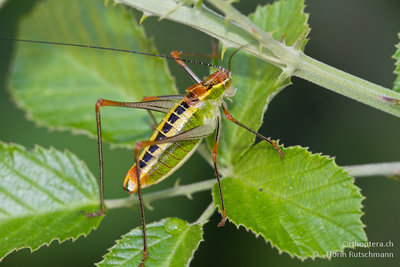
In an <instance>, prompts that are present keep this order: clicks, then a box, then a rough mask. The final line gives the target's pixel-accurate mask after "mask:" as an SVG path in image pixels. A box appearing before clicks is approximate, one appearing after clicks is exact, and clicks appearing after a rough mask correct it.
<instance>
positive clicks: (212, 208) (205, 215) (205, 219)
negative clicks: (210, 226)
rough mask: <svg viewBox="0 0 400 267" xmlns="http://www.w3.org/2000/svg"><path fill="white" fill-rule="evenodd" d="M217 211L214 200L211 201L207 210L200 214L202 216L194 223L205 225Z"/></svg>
mask: <svg viewBox="0 0 400 267" xmlns="http://www.w3.org/2000/svg"><path fill="white" fill-rule="evenodd" d="M214 211H215V205H214V202H212V201H211V203H210V205H208V207H207V208H206V210H205V211H204V212H203V213H202V214H201V215H200V217H199V218H198V219H197V221H195V222H194V223H193V224H200V225H204V224H206V223H207V222H208V219H210V217H211V215H213V213H214Z"/></svg>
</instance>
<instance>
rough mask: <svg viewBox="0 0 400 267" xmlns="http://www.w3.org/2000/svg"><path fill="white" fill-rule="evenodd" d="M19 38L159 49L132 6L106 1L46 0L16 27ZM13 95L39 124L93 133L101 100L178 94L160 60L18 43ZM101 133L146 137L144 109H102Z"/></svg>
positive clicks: (126, 139)
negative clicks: (97, 106) (128, 8)
mask: <svg viewBox="0 0 400 267" xmlns="http://www.w3.org/2000/svg"><path fill="white" fill-rule="evenodd" d="M18 38H21V39H32V40H42V41H53V42H65V43H75V44H85V45H95V46H96V45H97V46H104V47H112V48H119V49H129V50H136V51H140V52H150V53H158V52H157V51H156V49H155V48H154V46H153V44H152V42H151V41H150V40H149V39H148V38H147V37H146V36H145V34H144V31H143V29H142V28H140V27H139V26H138V25H137V23H136V21H135V19H134V18H133V17H132V14H131V12H128V11H127V10H126V9H125V7H123V6H113V5H110V6H108V7H105V6H104V4H103V2H102V1H79V0H69V1H41V3H40V4H38V5H37V6H36V7H35V9H34V10H33V12H32V13H31V14H29V16H27V17H25V18H24V19H23V20H22V22H21V24H20V29H19V34H18ZM10 86H11V93H12V95H13V98H14V99H15V100H16V101H17V103H18V104H19V105H20V106H21V107H23V108H24V110H26V111H27V113H28V116H29V117H30V118H31V119H32V120H34V121H35V122H37V123H38V124H40V125H45V126H47V127H50V128H57V129H71V130H74V131H79V132H84V133H88V134H90V135H91V136H95V131H96V123H95V113H94V106H95V103H96V101H97V99H99V98H105V99H110V100H116V101H140V100H141V99H142V97H144V96H152V95H168V94H176V90H175V88H174V82H173V79H172V78H171V76H170V74H169V71H168V70H167V65H166V62H165V61H164V60H163V59H160V58H155V57H150V56H143V55H134V54H128V53H122V52H111V51H103V50H95V49H87V48H79V47H67V46H58V45H45V44H33V43H22V42H18V47H17V52H16V54H15V61H14V63H13V68H12V73H11V78H10ZM101 116H102V126H103V138H104V140H106V141H111V142H114V143H117V144H131V145H132V144H133V143H134V140H137V139H143V138H145V137H148V136H149V135H150V133H151V130H152V129H151V123H150V122H151V119H150V117H149V116H148V114H147V112H146V111H145V110H137V109H136V110H132V109H124V108H114V107H106V108H103V109H102V114H101Z"/></svg>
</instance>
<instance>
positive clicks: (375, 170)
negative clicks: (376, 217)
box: [106, 162, 400, 223]
mask: <svg viewBox="0 0 400 267" xmlns="http://www.w3.org/2000/svg"><path fill="white" fill-rule="evenodd" d="M344 168H345V170H346V171H348V172H349V174H350V175H351V176H353V177H357V178H360V177H369V176H391V175H399V174H400V162H389V163H373V164H363V165H355V166H347V167H344ZM216 182H217V180H216V179H215V178H213V179H209V180H206V181H202V182H198V183H193V184H189V185H181V186H175V187H173V188H170V189H165V190H162V191H157V192H152V193H148V194H144V197H143V198H144V199H145V201H146V203H147V204H149V203H151V202H152V201H154V200H158V199H165V198H170V197H174V196H187V197H188V198H191V195H192V194H193V193H196V192H201V191H206V190H210V189H211V188H212V187H213V186H214V184H215V183H216ZM137 203H138V199H137V197H136V195H131V196H129V197H127V198H120V199H109V200H106V206H107V208H108V209H115V208H124V207H126V208H129V207H134V206H135V205H136V204H137ZM209 212H210V211H209ZM207 216H208V215H204V216H201V217H200V218H201V220H200V218H199V219H198V220H197V221H196V223H200V221H201V222H205V221H206V220H207V219H208V218H209V217H207ZM210 216H211V215H210ZM206 217H207V219H204V218H206Z"/></svg>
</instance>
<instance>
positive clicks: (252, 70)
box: [218, 0, 309, 166]
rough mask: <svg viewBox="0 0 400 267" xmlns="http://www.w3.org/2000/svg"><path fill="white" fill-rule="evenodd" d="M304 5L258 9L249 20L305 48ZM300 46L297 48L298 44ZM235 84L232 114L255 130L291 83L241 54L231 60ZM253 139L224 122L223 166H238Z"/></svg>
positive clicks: (278, 4) (294, 0)
mask: <svg viewBox="0 0 400 267" xmlns="http://www.w3.org/2000/svg"><path fill="white" fill-rule="evenodd" d="M303 9H304V3H303V1H297V0H290V1H277V2H274V4H272V5H266V6H262V7H258V8H257V10H256V11H255V12H254V13H253V14H250V15H249V18H250V20H251V21H252V22H253V23H254V24H256V25H257V26H259V27H260V28H261V29H262V30H264V31H266V32H272V33H273V36H274V38H275V39H276V40H283V41H284V42H285V43H286V45H288V46H295V47H297V46H298V49H300V48H304V45H305V43H306V39H305V38H306V34H307V33H308V31H309V27H308V25H307V19H308V16H307V15H306V14H305V13H303ZM296 42H297V44H295V43H296ZM231 70H232V77H233V84H234V86H235V87H236V88H237V91H236V94H235V96H234V98H233V103H232V104H231V105H229V110H230V112H231V114H232V115H233V116H234V117H235V118H236V119H237V120H238V121H240V122H242V123H243V124H245V125H246V126H247V127H249V128H250V129H253V130H257V129H258V128H259V127H260V126H261V125H262V122H263V114H264V112H265V111H266V109H267V107H268V104H269V103H270V102H271V100H272V98H273V97H274V96H275V95H276V94H277V93H278V92H279V91H280V90H282V89H283V88H284V87H285V86H287V85H288V84H289V83H290V81H289V77H287V76H286V75H285V74H282V71H281V69H280V68H277V67H275V66H273V65H271V64H268V63H266V62H265V61H262V60H260V59H258V58H257V57H254V56H250V55H248V54H245V53H242V52H239V53H238V54H237V55H235V56H234V57H233V59H232V67H231ZM254 138H255V137H254V135H253V134H251V133H249V132H248V131H246V130H244V129H242V128H240V127H238V126H237V125H235V124H233V123H232V122H229V121H227V120H223V123H222V134H221V141H220V145H219V148H218V150H219V152H218V157H219V159H220V163H221V164H222V165H227V166H229V165H236V164H237V159H238V158H239V155H241V154H243V153H244V152H245V151H246V150H247V149H249V148H250V146H251V145H252V144H253V143H254Z"/></svg>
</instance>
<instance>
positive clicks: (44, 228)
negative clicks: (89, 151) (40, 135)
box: [0, 142, 102, 260]
mask: <svg viewBox="0 0 400 267" xmlns="http://www.w3.org/2000/svg"><path fill="white" fill-rule="evenodd" d="M98 195H99V189H98V186H97V183H96V180H95V179H94V177H93V175H92V174H91V173H90V172H89V170H88V169H87V167H86V165H84V164H83V163H82V162H81V161H80V160H79V159H78V158H77V157H76V156H75V155H73V154H72V153H70V152H68V151H67V152H64V153H62V152H59V151H56V150H54V149H50V150H46V149H43V148H40V147H36V148H35V150H33V151H31V152H28V151H26V150H25V148H23V147H21V146H18V145H14V144H10V145H8V144H5V143H1V142H0V243H1V246H0V260H1V259H2V258H3V257H4V256H5V255H7V254H8V253H10V252H11V251H13V250H17V249H21V248H30V249H31V250H36V249H38V248H39V247H41V246H43V245H48V244H50V243H51V242H52V241H53V240H58V241H59V242H63V241H65V240H67V239H73V240H74V239H76V238H78V237H79V236H81V235H87V234H89V233H90V231H91V230H92V229H94V228H96V227H97V226H98V225H99V223H100V221H101V218H102V217H93V218H86V216H85V215H84V214H82V213H79V211H87V212H95V211H97V210H98V209H99V197H98Z"/></svg>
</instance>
